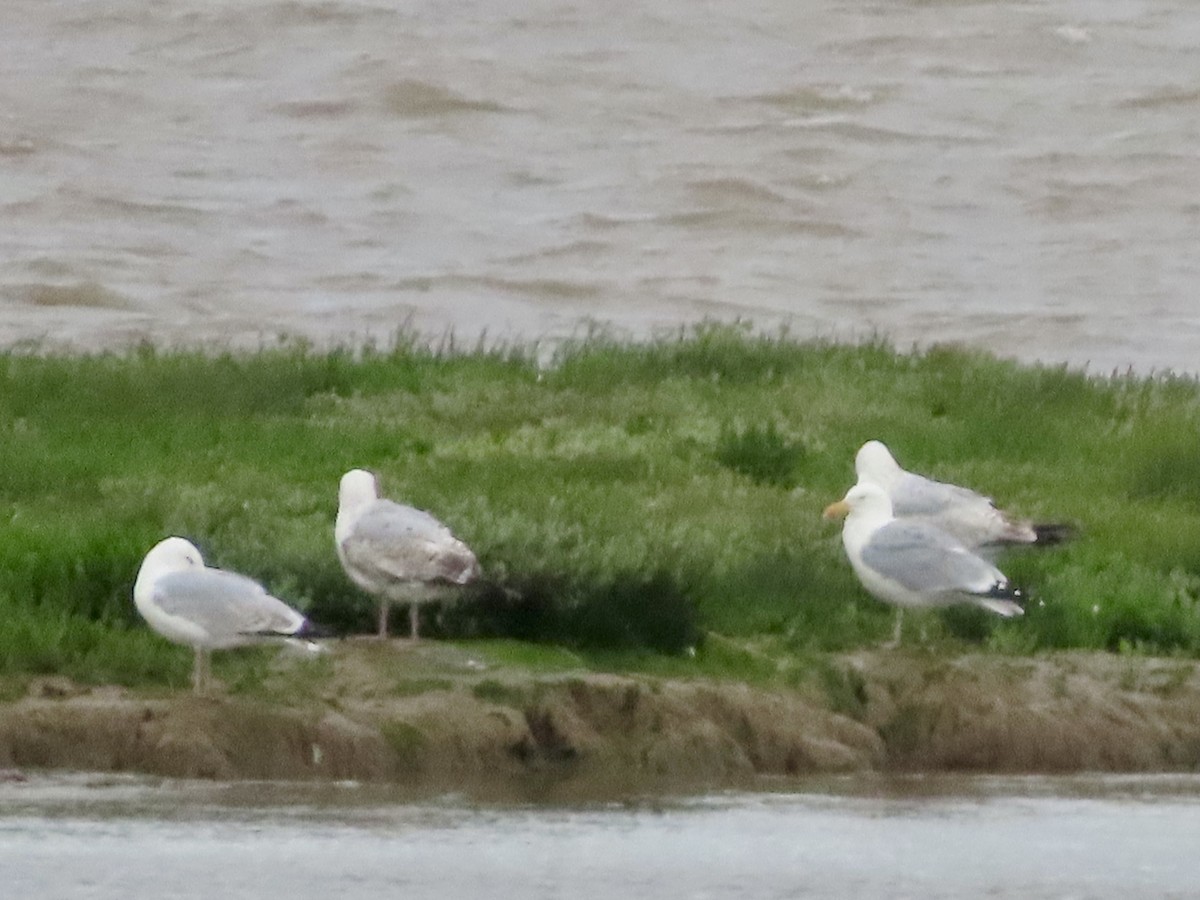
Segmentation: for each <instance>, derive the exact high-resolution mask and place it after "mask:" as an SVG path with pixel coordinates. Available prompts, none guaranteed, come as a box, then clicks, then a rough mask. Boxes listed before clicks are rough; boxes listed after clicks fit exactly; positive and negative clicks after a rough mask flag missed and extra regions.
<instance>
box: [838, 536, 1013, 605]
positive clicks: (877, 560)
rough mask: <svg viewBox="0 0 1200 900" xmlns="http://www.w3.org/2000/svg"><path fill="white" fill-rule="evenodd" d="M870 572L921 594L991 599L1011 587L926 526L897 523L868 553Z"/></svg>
mask: <svg viewBox="0 0 1200 900" xmlns="http://www.w3.org/2000/svg"><path fill="white" fill-rule="evenodd" d="M862 561H863V564H864V565H866V566H867V567H869V568H871V569H873V570H874V571H876V572H878V573H879V574H880V575H883V576H884V577H886V578H889V579H891V580H892V581H895V582H897V583H899V584H901V585H902V586H903V587H905V588H906V589H907V590H909V591H913V592H915V593H919V594H930V595H933V594H946V593H951V592H955V593H966V594H987V593H989V592H990V591H992V590H993V589H994V588H996V587H997V586H999V585H1003V584H1005V583H1007V580H1006V579H1005V577H1004V575H1003V574H1001V572H1000V571H999V570H998V569H996V568H995V567H994V566H992V565H991V564H990V563H989V562H987V561H986V560H984V559H981V558H980V557H978V556H976V555H975V554H974V553H972V552H971V551H969V550H968V549H967V548H966V547H964V546H963V545H962V544H961V543H959V542H958V541H956V540H955V539H954V538H952V537H950V536H949V535H948V534H946V533H945V532H943V531H940V530H939V529H937V528H933V527H931V526H929V525H926V524H924V523H921V522H906V521H899V520H897V521H892V522H889V523H888V524H887V525H885V526H883V527H882V528H880V529H879V530H878V531H876V532H875V533H874V534H873V535H871V537H870V539H869V540H868V541H867V543H866V545H865V546H864V547H863V550H862Z"/></svg>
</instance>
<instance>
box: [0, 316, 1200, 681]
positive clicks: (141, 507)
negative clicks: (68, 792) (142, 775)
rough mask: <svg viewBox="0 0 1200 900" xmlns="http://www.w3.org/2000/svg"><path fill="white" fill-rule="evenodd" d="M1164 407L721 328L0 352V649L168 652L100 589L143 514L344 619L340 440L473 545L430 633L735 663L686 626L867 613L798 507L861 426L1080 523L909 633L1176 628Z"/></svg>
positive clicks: (1182, 414) (752, 629)
mask: <svg viewBox="0 0 1200 900" xmlns="http://www.w3.org/2000/svg"><path fill="white" fill-rule="evenodd" d="M1198 426H1200V387H1198V385H1197V384H1196V382H1195V381H1193V380H1190V379H1185V378H1173V377H1166V376H1158V377H1146V378H1142V377H1134V376H1129V375H1123V376H1114V377H1108V378H1101V377H1088V376H1085V375H1084V374H1081V373H1078V372H1074V371H1070V370H1068V369H1065V368H1061V367H1022V366H1018V365H1016V364H1013V363H1009V362H1005V361H1001V360H997V359H995V358H992V357H990V356H987V355H985V354H981V353H976V352H965V351H958V350H951V349H934V350H930V351H928V352H925V353H912V354H905V353H897V352H895V351H894V350H893V349H891V348H890V347H888V346H886V345H884V344H881V343H871V344H865V345H861V346H838V345H830V344H822V343H808V344H803V343H796V342H794V341H791V340H789V339H788V338H787V337H786V336H774V337H772V336H759V335H753V334H750V333H749V332H748V331H747V330H744V329H740V328H716V327H712V328H703V329H700V330H697V331H692V332H688V333H686V334H681V335H678V336H676V337H673V338H667V339H662V340H659V341H657V342H652V343H647V344H636V345H629V344H618V343H610V342H607V341H605V340H603V339H599V338H591V339H589V340H587V341H584V342H581V343H580V344H577V345H573V346H569V347H565V348H562V349H561V350H559V351H558V353H557V356H556V358H555V359H554V361H553V362H552V364H551V365H549V366H546V367H539V365H538V364H537V363H536V362H535V354H534V353H533V352H532V348H530V350H528V351H526V350H523V349H520V348H518V349H498V350H487V349H475V350H470V351H465V352H459V351H447V350H444V349H443V350H432V349H429V348H425V347H422V346H419V345H417V344H416V343H414V342H411V341H407V340H399V341H397V342H396V345H395V346H394V347H388V348H366V349H362V350H358V351H350V350H336V351H332V352H317V351H314V350H311V349H308V348H306V347H304V346H283V347H279V348H269V349H264V350H262V351H260V352H257V353H252V354H235V353H200V352H186V351H171V352H160V351H157V350H154V349H151V348H140V349H137V350H135V351H131V352H128V353H108V354H99V355H94V356H80V357H74V356H71V357H68V356H53V355H51V356H46V355H37V354H27V353H21V352H9V353H6V354H0V615H3V617H4V619H3V620H4V622H5V628H4V629H3V630H2V631H0V675H5V676H19V675H24V674H41V673H52V672H57V673H62V674H65V675H68V676H70V677H72V678H76V679H79V680H81V681H85V682H102V681H111V682H117V683H121V684H143V685H186V683H187V678H188V673H189V671H190V654H189V653H188V652H187V651H185V650H183V649H181V648H177V647H173V646H171V645H169V644H167V643H166V642H164V641H162V640H161V639H159V638H157V637H156V636H154V635H152V634H150V633H149V632H148V630H147V629H146V628H145V626H144V625H143V624H142V623H141V622H140V620H139V619H138V618H137V615H136V613H135V611H134V608H133V604H132V602H131V600H130V591H131V587H132V583H133V579H134V576H135V575H136V572H137V567H138V565H139V564H140V561H141V558H142V556H143V555H144V553H145V551H146V550H147V549H148V548H149V547H150V546H151V545H153V544H154V543H155V542H156V541H158V540H159V539H160V538H162V537H164V536H166V535H168V534H181V535H184V536H186V537H188V538H190V539H191V540H193V541H194V542H195V543H196V544H197V545H198V546H199V547H200V548H201V550H202V552H203V553H204V554H205V557H206V559H207V560H208V561H209V562H210V563H212V564H216V565H221V566H225V567H228V568H233V569H236V570H239V571H242V572H245V573H247V574H249V575H252V576H253V577H255V578H258V579H260V580H262V581H264V582H265V583H266V584H267V585H268V586H269V587H270V588H271V589H272V590H273V591H274V592H276V593H277V594H279V595H280V596H283V597H284V598H286V599H287V600H289V601H290V602H292V603H294V604H295V605H297V606H299V607H301V608H304V609H306V610H308V611H309V612H310V613H311V614H312V615H313V616H314V618H317V619H318V620H321V621H324V622H327V623H329V624H331V625H334V626H336V627H339V628H341V629H343V630H347V631H369V630H370V629H371V620H372V616H373V608H374V607H373V604H372V603H371V602H370V601H369V600H368V599H367V598H366V597H364V596H363V595H362V594H361V593H360V592H359V591H358V590H357V589H355V588H354V587H353V586H352V585H351V584H350V583H349V581H348V580H347V579H346V578H345V576H344V575H343V574H342V572H341V570H340V568H339V566H338V562H337V559H336V557H335V554H334V552H333V538H332V528H333V517H334V513H335V509H336V493H337V482H338V478H339V477H340V475H341V474H342V473H343V472H344V471H345V470H347V469H349V468H351V467H354V466H361V467H365V468H369V469H373V470H375V471H377V472H378V473H380V476H381V481H382V485H383V487H384V490H385V492H386V493H387V494H388V495H389V496H392V497H394V498H397V499H401V500H403V501H405V502H409V503H412V504H414V505H416V506H420V507H423V508H426V509H429V510H431V511H433V512H434V513H435V514H436V515H438V516H439V517H440V518H442V519H443V520H445V521H446V522H448V523H450V524H451V525H452V527H453V528H454V530H455V531H456V532H457V533H458V534H459V536H460V537H462V538H463V539H465V540H466V541H467V542H468V543H469V544H471V545H472V546H473V547H474V548H475V550H476V552H477V553H478V555H479V556H480V558H481V561H482V563H483V565H484V567H485V570H486V572H487V575H488V578H487V581H486V583H485V584H484V585H482V586H481V587H480V588H479V589H478V590H476V591H474V592H472V593H470V594H468V595H467V596H466V597H464V598H463V601H462V602H461V603H460V604H459V605H458V606H457V607H455V608H451V609H448V610H446V611H444V612H443V613H441V614H435V613H433V612H432V611H431V612H430V613H429V615H428V616H427V618H425V619H423V623H422V624H423V630H425V631H426V633H427V634H428V635H429V636H430V637H448V638H462V639H472V640H479V639H484V638H486V639H494V640H496V641H500V642H504V641H509V642H535V643H540V644H544V645H554V646H562V647H564V648H567V651H569V652H570V653H572V654H573V655H574V656H573V658H574V657H576V656H577V657H578V658H579V659H580V660H581V661H582V663H583V664H584V665H591V666H596V667H602V668H622V667H632V668H639V669H649V670H652V671H655V670H663V671H670V672H688V671H693V672H709V671H712V672H717V673H720V674H736V673H737V672H738V671H739V670H740V669H742V668H745V669H746V671H747V672H751V671H757V670H758V669H759V668H761V667H762V662H761V660H759V659H758V658H757V657H755V656H754V655H752V654H751V655H739V654H738V653H736V652H733V651H731V650H730V649H729V647H730V646H732V645H728V644H724V643H720V642H718V643H717V644H715V645H713V640H714V639H715V638H714V637H713V636H716V637H719V638H722V639H725V638H729V639H733V640H735V641H742V640H748V639H755V640H760V639H761V640H763V641H767V642H769V644H770V646H772V647H774V648H776V650H777V652H780V653H784V654H790V655H797V656H803V655H805V654H812V653H821V652H826V651H836V650H844V649H848V648H853V647H856V646H860V645H863V644H868V643H875V642H878V641H880V640H882V639H884V638H885V637H886V636H887V635H888V633H889V630H890V627H891V612H890V610H888V609H886V608H885V607H883V606H882V605H881V604H879V603H877V602H876V601H874V600H872V599H871V598H870V597H868V596H867V595H866V594H865V593H864V592H863V591H862V590H861V588H860V587H859V586H858V584H857V582H856V581H855V579H854V577H853V575H852V573H851V572H850V569H849V567H848V565H847V564H846V562H845V559H844V557H843V554H842V549H841V545H840V540H839V536H838V533H837V530H836V528H834V527H832V526H830V525H829V524H828V523H824V522H822V520H821V518H820V511H821V509H822V508H823V507H824V506H825V505H826V504H827V503H828V502H829V501H830V500H832V499H835V498H837V497H839V496H841V495H842V494H843V493H844V491H845V490H846V488H847V487H848V486H849V484H850V483H851V481H852V480H853V466H852V460H853V455H854V452H855V450H856V449H857V448H858V446H859V445H861V444H862V442H863V441H865V440H867V439H869V438H880V439H882V440H884V441H886V442H887V443H888V444H889V445H890V446H891V447H892V449H893V451H894V452H895V453H896V455H897V457H898V458H899V460H900V462H901V463H902V464H903V465H905V466H907V467H909V468H912V469H914V470H917V471H921V472H924V473H927V474H930V475H933V476H934V477H938V478H941V479H944V480H950V481H956V482H959V483H965V484H969V485H972V486H974V487H976V488H978V489H981V490H984V491H986V492H988V493H990V494H992V495H993V496H995V497H997V498H999V499H1000V500H1001V501H1002V502H1003V505H1005V506H1008V507H1012V508H1015V509H1018V510H1021V511H1023V512H1025V513H1027V514H1029V515H1031V516H1034V517H1037V518H1042V519H1046V520H1066V521H1070V522H1072V523H1075V524H1076V525H1077V526H1078V528H1079V531H1080V536H1079V538H1078V539H1077V540H1076V541H1074V542H1073V543H1071V544H1069V545H1067V546H1065V547H1063V548H1061V549H1056V550H1052V551H1047V552H1042V553H1013V554H1010V555H1009V556H1007V557H1005V558H1004V559H1003V560H1002V568H1004V569H1005V570H1006V571H1007V572H1008V573H1009V574H1010V576H1012V577H1013V578H1014V580H1017V581H1018V582H1020V583H1022V584H1023V585H1025V586H1026V587H1027V588H1028V590H1029V591H1030V592H1031V594H1032V595H1033V597H1034V602H1033V603H1032V604H1031V606H1030V610H1029V613H1028V615H1026V616H1025V617H1024V618H1023V619H1021V620H1018V621H1015V622H1014V621H1009V622H1002V621H1000V620H998V619H996V618H993V617H988V616H982V615H975V614H973V613H971V612H970V611H965V612H964V611H956V612H952V613H947V614H945V615H942V616H934V617H932V619H931V620H930V622H929V626H930V627H928V628H927V629H926V630H927V631H928V632H929V633H932V634H933V635H934V636H935V639H936V640H938V641H944V642H947V643H951V644H969V645H972V646H976V647H985V648H991V649H993V650H994V651H996V652H1005V653H1028V652H1036V651H1038V650H1043V649H1052V648H1066V647H1071V648H1095V649H1106V650H1113V651H1117V650H1120V649H1122V648H1130V647H1132V648H1136V649H1137V651H1138V652H1146V653H1171V654H1176V655H1180V656H1184V657H1196V656H1200V609H1198V608H1197V604H1198V603H1200V452H1198V451H1197V450H1196V449H1195V446H1196V436H1197V434H1198V433H1200V428H1198ZM394 618H396V620H397V622H398V623H399V621H400V620H401V619H403V616H396V617H394ZM710 645H712V646H710ZM511 646H521V644H520V643H516V644H511ZM220 665H221V663H220V661H218V667H220ZM243 668H244V666H243ZM250 668H251V669H253V666H251V667H250ZM218 670H219V671H220V669H218ZM238 671H239V672H240V671H242V669H238ZM247 677H249V676H247Z"/></svg>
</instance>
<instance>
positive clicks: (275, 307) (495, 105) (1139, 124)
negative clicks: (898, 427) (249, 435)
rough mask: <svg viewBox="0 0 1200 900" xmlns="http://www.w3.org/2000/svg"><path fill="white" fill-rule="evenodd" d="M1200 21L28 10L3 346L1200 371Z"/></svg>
mask: <svg viewBox="0 0 1200 900" xmlns="http://www.w3.org/2000/svg"><path fill="white" fill-rule="evenodd" d="M1197 46H1200V15H1197V14H1196V11H1195V7H1194V4H1193V3H1191V2H1190V0H1023V2H1022V0H943V2H928V0H908V2H905V0H886V2H880V0H877V2H871V0H814V2H801V0H759V2H754V3H733V2H728V3H715V2H713V3H702V2H697V0H648V2H645V3H639V4H632V5H629V4H626V5H622V6H619V7H613V6H612V5H611V4H604V3H585V2H573V0H506V2H503V3H495V2H481V0H438V2H427V0H412V2H406V3H403V4H401V3H386V2H370V0H169V2H167V0H109V2H105V3H79V2H75V0H6V2H4V3H3V4H0V215H2V217H3V222H4V227H3V229H0V345H12V344H14V343H20V342H29V341H32V342H35V343H39V344H41V345H43V346H47V345H49V346H59V347H76V348H96V347H109V346H119V345H123V344H128V343H130V342H133V341H138V340H141V339H149V340H153V341H157V342H160V343H176V342H186V343H194V342H197V341H217V342H219V343H225V344H233V345H239V346H245V345H250V346H253V345H257V344H261V343H263V342H268V343H269V342H271V341H273V340H274V339H275V338H276V336H277V335H279V334H291V335H300V336H306V337H308V338H310V339H312V340H314V341H316V342H318V343H320V344H328V343H331V342H345V341H360V340H364V339H368V338H372V337H373V338H376V339H381V340H386V339H388V337H389V336H391V335H393V334H394V333H395V331H396V329H398V328H401V327H409V328H413V329H416V330H418V331H420V332H421V333H424V334H428V335H432V336H435V337H436V336H438V335H442V334H445V333H446V332H448V331H452V332H454V333H455V334H456V335H458V336H459V337H460V338H463V339H466V340H472V339H474V338H476V337H478V336H479V335H480V334H487V335H488V336H489V337H490V338H492V339H501V338H517V339H522V340H528V339H535V338H547V337H550V338H553V337H558V336H562V335H568V334H572V333H578V332H579V330H580V329H581V328H582V327H585V325H584V323H587V322H589V321H590V322H599V323H603V324H605V325H606V326H608V327H610V328H612V329H614V330H615V331H616V332H617V333H618V334H622V335H629V336H635V337H642V336H645V335H647V334H650V333H653V332H654V331H655V329H660V328H664V327H678V326H679V325H680V324H681V323H689V322H696V321H699V320H702V319H712V318H715V319H734V318H738V317H746V318H750V319H752V320H753V321H754V322H756V323H757V324H759V325H760V326H763V327H768V328H774V327H776V326H778V325H780V324H787V325H788V326H790V330H791V331H792V332H793V333H794V334H796V335H799V336H802V337H809V336H818V337H826V338H849V339H855V338H863V337H866V336H869V335H872V334H874V333H882V334H884V335H886V336H889V337H890V338H892V339H893V340H894V341H895V342H896V343H897V344H898V345H900V346H902V347H905V346H908V345H910V344H912V343H914V342H920V343H922V344H928V343H931V342H946V341H950V342H964V343H968V344H971V345H975V346H980V347H986V348H989V349H991V350H993V351H995V352H997V353H1000V354H1002V355H1011V356H1016V357H1019V358H1022V359H1026V360H1031V359H1042V360H1049V361H1068V362H1070V363H1072V364H1074V365H1078V366H1088V367H1089V368H1090V369H1091V370H1092V371H1100V372H1105V371H1108V370H1110V369H1112V368H1124V367H1126V366H1129V365H1133V366H1135V367H1137V368H1138V369H1140V370H1143V371H1147V370H1151V369H1162V368H1168V367H1173V368H1176V369H1182V370H1188V371H1197V370H1200V364H1198V363H1197V358H1196V354H1195V351H1194V348H1195V346H1196V343H1197V339H1198V338H1200V312H1198V309H1197V302H1196V297H1195V295H1196V286H1197V285H1198V284H1200V254H1198V252H1197V236H1200V159H1198V156H1200V149H1198V148H1200V53H1197V52H1196V48H1197Z"/></svg>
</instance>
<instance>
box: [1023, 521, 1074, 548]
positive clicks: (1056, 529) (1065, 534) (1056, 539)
mask: <svg viewBox="0 0 1200 900" xmlns="http://www.w3.org/2000/svg"><path fill="white" fill-rule="evenodd" d="M1033 533H1034V535H1035V538H1034V543H1035V544H1037V545H1038V546H1039V547H1055V546H1057V545H1059V544H1065V543H1066V542H1067V541H1069V540H1072V539H1073V538H1074V537H1075V533H1076V529H1075V526H1074V525H1068V524H1066V523H1065V522H1052V523H1047V524H1041V525H1038V524H1035V525H1034V526H1033Z"/></svg>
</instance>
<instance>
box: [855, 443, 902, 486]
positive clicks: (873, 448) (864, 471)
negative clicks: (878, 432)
mask: <svg viewBox="0 0 1200 900" xmlns="http://www.w3.org/2000/svg"><path fill="white" fill-rule="evenodd" d="M854 471H855V472H856V473H857V475H858V479H859V481H860V482H862V481H864V480H865V481H873V482H875V483H876V484H879V485H882V486H883V487H885V488H886V487H890V486H891V484H892V482H893V481H895V480H896V479H897V478H898V477H900V475H901V474H902V473H903V471H904V470H903V469H901V468H900V464H899V463H897V462H896V460H895V458H894V457H893V456H892V453H891V451H890V450H888V448H887V447H886V446H885V445H884V443H883V442H882V441H867V442H866V443H865V444H863V445H862V446H861V447H859V448H858V453H857V454H856V455H855V457H854Z"/></svg>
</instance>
